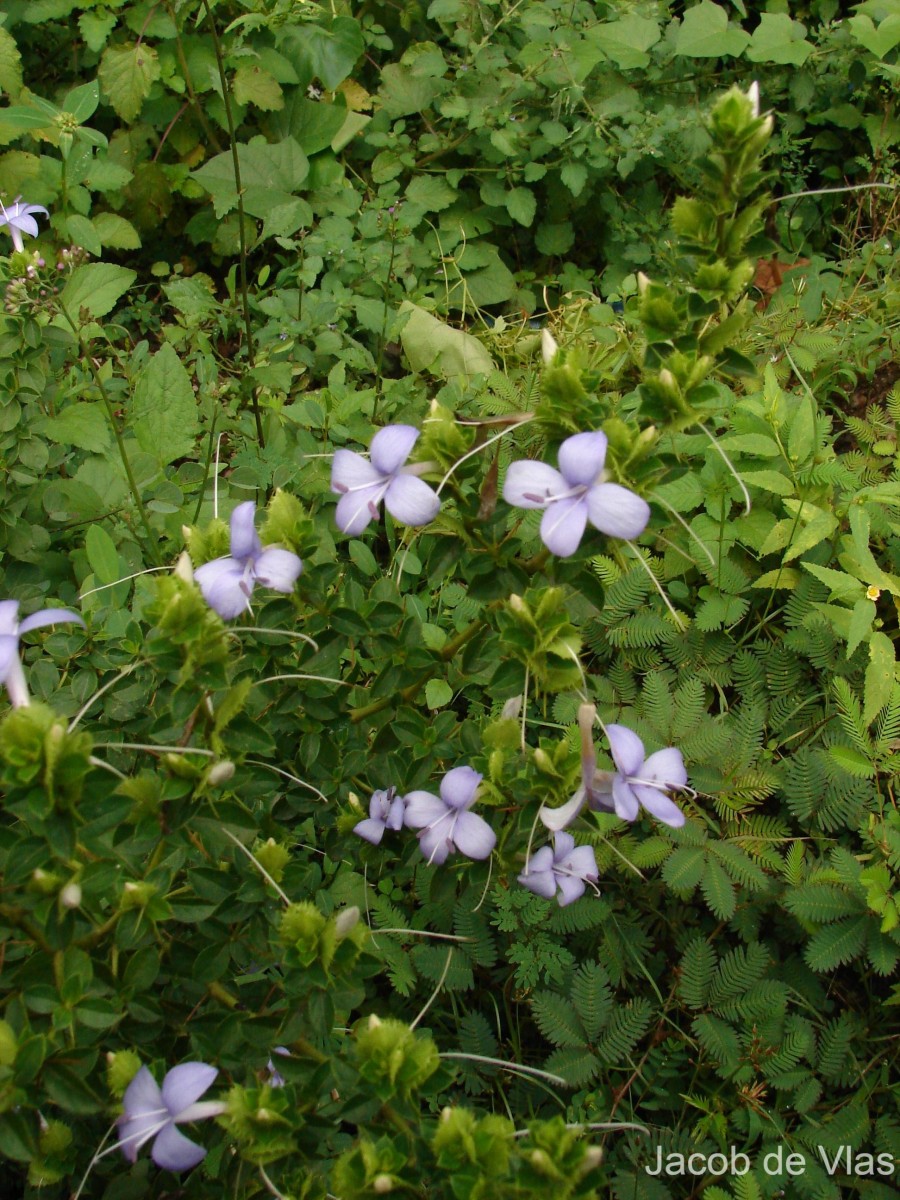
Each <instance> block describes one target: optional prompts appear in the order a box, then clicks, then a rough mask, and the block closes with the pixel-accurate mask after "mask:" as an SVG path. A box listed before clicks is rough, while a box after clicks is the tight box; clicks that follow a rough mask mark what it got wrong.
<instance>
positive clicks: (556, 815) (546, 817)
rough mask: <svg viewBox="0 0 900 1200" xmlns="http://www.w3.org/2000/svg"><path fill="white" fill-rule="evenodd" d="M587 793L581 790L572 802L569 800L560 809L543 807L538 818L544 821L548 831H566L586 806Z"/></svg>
mask: <svg viewBox="0 0 900 1200" xmlns="http://www.w3.org/2000/svg"><path fill="white" fill-rule="evenodd" d="M584 800H585V791H584V788H579V789H578V791H577V792H576V793H575V795H574V796H573V797H572V799H571V800H567V801H566V803H565V804H562V805H560V807H559V808H548V807H547V805H546V804H544V805H542V806H541V809H540V811H539V812H538V816H539V817H540V818H541V820H542V821H543V823H544V825H545V826H546V827H547V829H551V830H554V831H557V830H560V829H565V827H566V826H567V825H571V823H572V822H573V821H574V820H575V818H576V817H577V816H578V814H579V813H580V812H581V809H582V806H583V805H584Z"/></svg>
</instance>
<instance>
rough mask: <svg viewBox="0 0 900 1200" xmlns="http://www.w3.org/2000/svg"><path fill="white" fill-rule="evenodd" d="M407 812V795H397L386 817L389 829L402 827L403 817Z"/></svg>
mask: <svg viewBox="0 0 900 1200" xmlns="http://www.w3.org/2000/svg"><path fill="white" fill-rule="evenodd" d="M405 814H406V797H405V796H395V797H394V799H393V800H392V801H391V807H390V810H389V811H388V815H387V817H386V819H385V822H384V823H385V825H387V827H388V829H402V828H403V818H404V816H405Z"/></svg>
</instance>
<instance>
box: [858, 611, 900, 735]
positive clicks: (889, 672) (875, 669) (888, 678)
mask: <svg viewBox="0 0 900 1200" xmlns="http://www.w3.org/2000/svg"><path fill="white" fill-rule="evenodd" d="M895 671H896V659H895V656H894V643H893V642H892V641H891V639H890V638H889V637H888V636H887V634H885V633H880V632H879V633H873V634H872V636H871V638H870V639H869V665H868V666H867V667H866V683H865V690H864V693H863V694H864V703H863V720H864V721H865V723H866V724H867V725H871V724H872V722H873V721H874V720H875V718H876V717H877V716H878V714H879V713H880V712H881V710H882V709H883V708H884V706H885V705H886V704H887V702H888V701H889V700H890V698H891V692H892V691H893V688H894V675H895Z"/></svg>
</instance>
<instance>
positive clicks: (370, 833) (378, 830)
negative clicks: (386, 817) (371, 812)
mask: <svg viewBox="0 0 900 1200" xmlns="http://www.w3.org/2000/svg"><path fill="white" fill-rule="evenodd" d="M384 828H385V823H384V821H382V820H380V819H379V818H378V817H366V819H365V820H364V821H360V822H359V824H358V825H354V826H353V832H354V833H358V834H359V836H360V837H361V838H365V839H366V841H367V842H371V843H372V845H373V846H379V845H380V844H381V839H382V838H383V837H384Z"/></svg>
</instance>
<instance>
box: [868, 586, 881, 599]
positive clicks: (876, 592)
mask: <svg viewBox="0 0 900 1200" xmlns="http://www.w3.org/2000/svg"><path fill="white" fill-rule="evenodd" d="M880 595H881V588H879V587H876V586H875V584H874V583H870V584H869V586H868V587H867V588H866V599H867V600H877V599H878V597H879V596H880Z"/></svg>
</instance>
